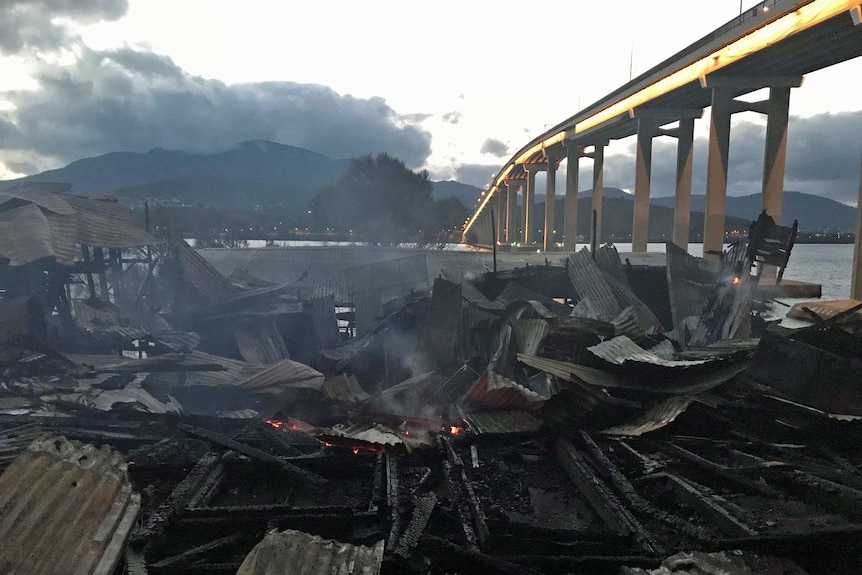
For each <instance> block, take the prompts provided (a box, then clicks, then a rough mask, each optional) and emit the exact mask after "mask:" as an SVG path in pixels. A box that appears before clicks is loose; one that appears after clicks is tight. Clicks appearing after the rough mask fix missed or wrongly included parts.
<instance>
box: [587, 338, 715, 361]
mask: <svg viewBox="0 0 862 575" xmlns="http://www.w3.org/2000/svg"><path fill="white" fill-rule="evenodd" d="M587 349H588V350H589V351H591V352H592V353H593V355H595V356H597V357H600V358H602V359H603V360H605V361H607V362H608V363H613V364H614V365H623V364H624V363H626V362H629V361H631V362H635V363H648V364H651V365H659V366H662V367H668V368H676V367H691V366H693V365H703V364H705V363H709V361H710V360H707V359H699V360H667V359H662V358H660V357H659V356H657V355H656V354H654V353H652V352H651V351H647V350H645V349H644V348H642V347H641V346H639V345H638V344H636V343H635V342H633V341H632V340H630V339H629V338H628V337H626V336H624V335H619V336H617V337H615V338H613V339H609V340H607V341H603V342H601V343H598V344H596V345H594V346H592V347H588V348H587Z"/></svg>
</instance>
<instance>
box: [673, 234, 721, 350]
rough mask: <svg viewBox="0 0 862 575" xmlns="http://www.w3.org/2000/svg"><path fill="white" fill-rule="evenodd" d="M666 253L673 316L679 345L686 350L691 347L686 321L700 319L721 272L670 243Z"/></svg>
mask: <svg viewBox="0 0 862 575" xmlns="http://www.w3.org/2000/svg"><path fill="white" fill-rule="evenodd" d="M665 249H666V253H667V287H668V296H669V297H670V313H671V317H672V318H673V326H674V329H675V330H676V333H677V338H678V341H679V343H680V344H681V345H682V346H683V347H685V345H686V344H687V343H688V337H687V333H686V328H685V322H686V318H690V317H693V318H697V319H700V314H701V313H702V312H703V308H704V306H706V302H707V300H708V299H709V294H710V292H711V291H712V289H713V287H714V286H715V283H716V281H717V280H718V270H717V268H716V265H715V264H713V263H712V262H708V261H706V260H704V259H702V258H696V257H694V256H691V255H689V254H688V252H686V251H685V250H684V249H682V248H681V247H679V246H677V245H676V244H674V243H671V242H668V243H667V244H666V246H665Z"/></svg>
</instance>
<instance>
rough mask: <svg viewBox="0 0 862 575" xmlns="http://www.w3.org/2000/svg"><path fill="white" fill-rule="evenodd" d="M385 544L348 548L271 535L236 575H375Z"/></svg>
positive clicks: (296, 534)
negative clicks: (289, 574) (287, 574)
mask: <svg viewBox="0 0 862 575" xmlns="http://www.w3.org/2000/svg"><path fill="white" fill-rule="evenodd" d="M383 547H384V542H383V540H382V539H381V540H380V541H378V542H377V543H375V544H374V545H372V546H370V547H369V546H365V545H351V544H349V543H341V542H339V541H335V540H332V539H323V538H322V537H318V536H316V535H309V534H308V533H303V532H302V531H294V530H293V529H287V530H285V531H281V532H279V531H270V532H269V533H267V534H266V536H264V538H263V541H261V542H260V543H258V544H257V545H255V547H254V548H253V549H252V550H251V551H250V552H249V554H248V555H247V556H246V558H245V560H243V562H242V564H241V565H240V566H239V570H237V572H236V575H284V574H286V573H292V574H295V575H346V574H351V575H377V574H378V573H380V567H381V565H382V564H383Z"/></svg>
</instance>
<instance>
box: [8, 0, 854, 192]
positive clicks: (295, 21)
mask: <svg viewBox="0 0 862 575" xmlns="http://www.w3.org/2000/svg"><path fill="white" fill-rule="evenodd" d="M754 4H755V3H754V2H752V1H751V0H743V2H742V6H743V8H748V7H750V6H752V5H754ZM694 5H695V4H694V3H692V2H691V1H690V0H656V1H654V2H643V1H638V0H618V1H616V2H613V3H605V2H573V1H571V0H546V1H545V2H543V3H540V4H534V5H531V6H530V7H527V6H526V5H516V4H513V5H508V4H507V5H505V7H504V6H503V5H502V4H500V3H499V2H491V1H485V0H470V1H468V2H465V1H463V0H460V1H457V2H456V1H453V0H435V1H434V2H424V3H418V2H404V1H403V0H401V1H395V0H391V1H382V0H381V1H366V2H356V1H355V0H329V1H328V2H315V3H312V2H305V3H299V2H285V1H278V0H243V1H239V0H234V1H228V0H0V77H2V78H3V80H2V81H3V84H2V88H0V178H4V179H5V178H10V177H14V176H16V175H22V174H30V173H36V172H39V171H42V170H44V169H48V168H55V167H59V166H62V165H65V164H67V163H69V162H71V161H73V160H76V159H79V158H82V157H87V156H94V155H98V154H102V153H106V152H111V151H117V150H126V151H138V152H144V151H146V150H148V149H150V148H153V147H164V148H169V149H182V150H200V151H206V150H222V149H226V148H228V147H230V146H232V145H234V144H236V143H238V142H241V141H244V140H250V139H269V140H274V141H277V142H281V143H285V144H291V145H296V146H302V147H305V148H309V149H311V150H315V151H317V152H320V153H323V154H326V155H328V156H331V157H350V156H353V155H359V154H364V153H368V152H378V151H387V152H390V153H392V154H394V155H396V156H398V157H400V158H402V159H403V160H404V161H405V162H406V163H407V164H408V165H409V166H411V167H413V168H419V167H424V168H427V169H429V170H430V171H431V174H432V177H434V178H435V179H457V180H459V181H462V182H464V183H470V184H473V185H477V186H484V185H485V184H487V183H488V182H489V181H490V179H491V176H492V175H493V174H494V173H495V172H496V171H497V169H499V167H500V166H501V165H502V164H503V163H504V162H505V161H506V160H507V159H508V157H509V156H510V155H511V154H512V153H513V152H514V151H516V150H517V149H518V148H520V147H521V146H522V145H523V144H525V143H526V142H527V141H528V140H529V139H530V138H531V137H533V136H536V135H538V134H539V133H541V132H542V131H544V129H546V128H547V127H549V126H550V125H553V124H556V123H558V122H560V121H561V120H563V119H565V118H566V117H568V116H570V115H572V114H573V113H575V112H576V111H577V110H578V109H579V108H580V107H582V106H587V105H588V104H590V103H592V102H594V101H595V100H597V99H599V98H601V97H602V96H604V95H605V94H606V93H608V92H610V91H611V90H613V89H615V88H616V87H618V86H619V85H621V84H622V83H624V82H626V81H627V80H628V79H629V78H630V76H631V75H635V76H636V75H638V74H639V73H641V72H643V71H645V70H646V69H648V68H649V67H651V66H652V65H654V64H656V63H657V62H659V61H660V60H662V59H663V58H665V57H667V56H669V55H671V54H672V53H674V52H676V51H678V50H679V49H681V48H683V47H685V46H686V45H688V44H689V43H691V42H693V41H695V40H697V39H698V38H700V37H702V36H703V35H704V34H706V33H708V32H710V31H711V30H713V29H715V28H717V27H718V26H720V25H721V24H723V23H724V22H726V21H728V20H730V19H731V18H733V17H734V16H736V15H737V14H738V13H739V9H740V2H739V0H714V1H711V2H708V3H701V2H698V3H696V5H697V7H696V8H695V7H694ZM860 60H862V59H860ZM860 76H862V62H860V61H858V60H857V61H853V62H849V63H846V64H842V65H839V66H836V67H833V68H831V69H827V70H824V71H820V72H817V73H815V74H812V75H810V76H808V77H807V78H806V81H805V84H804V85H803V87H802V88H800V89H796V90H794V92H793V95H792V97H791V116H792V118H791V126H790V143H789V151H788V156H789V158H788V171H787V182H786V186H785V187H786V188H787V189H794V190H799V191H804V192H810V193H820V194H824V195H829V196H830V197H834V198H835V199H839V200H841V201H845V202H848V203H854V204H855V202H856V196H857V185H858V178H859V163H860V154H862V144H860V140H862V138H860V136H859V134H862V100H860V99H859V98H858V94H857V93H856V92H857V90H856V89H855V83H856V82H855V81H853V80H852V78H854V77H855V78H859V77H860ZM707 123H708V116H705V118H704V119H703V120H700V121H698V140H697V141H696V143H695V173H696V174H697V175H696V177H695V182H694V191H695V193H702V192H703V187H704V184H703V176H704V175H705V159H704V158H705V149H706V145H705V135H706V127H707ZM733 135H734V136H733V140H732V145H731V166H730V174H729V175H730V193H731V194H742V193H754V192H758V191H759V190H760V172H761V170H762V157H763V121H762V119H761V118H759V117H758V116H757V115H755V114H739V115H737V116H735V118H734V130H733ZM665 140H666V139H659V140H657V141H656V144H655V148H654V154H653V157H654V160H653V161H654V170H653V174H654V176H653V178H654V179H653V189H654V191H655V194H656V195H668V194H670V193H671V192H672V183H671V182H672V173H673V166H674V165H675V151H674V150H675V145H674V144H673V142H672V141H670V140H668V141H665ZM633 145H634V143H633V142H632V141H630V140H623V141H621V142H617V143H614V144H613V145H612V146H611V147H610V148H609V150H608V152H607V160H606V176H605V184H606V185H607V186H615V187H620V188H631V187H632V185H633V178H634V176H633V173H634V169H633V167H634V159H633V158H634V156H633ZM582 169H583V170H584V173H583V174H582V178H583V179H582V181H583V182H589V175H588V171H589V169H590V166H589V162H588V161H585V162H583V165H582Z"/></svg>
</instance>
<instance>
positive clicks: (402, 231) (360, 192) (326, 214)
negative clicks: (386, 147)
mask: <svg viewBox="0 0 862 575" xmlns="http://www.w3.org/2000/svg"><path fill="white" fill-rule="evenodd" d="M431 190H432V184H431V181H430V180H429V179H428V172H427V170H421V171H418V172H413V171H411V170H410V169H408V168H407V167H406V166H405V165H404V162H402V161H401V160H399V159H397V158H394V157H392V156H390V155H389V154H385V153H381V154H377V155H376V156H372V155H367V156H362V157H359V158H353V159H352V160H351V161H350V166H349V167H348V168H347V170H346V171H345V173H344V174H343V175H342V176H341V177H340V178H339V179H338V181H336V182H335V183H334V184H332V185H330V186H325V187H324V188H322V189H320V190H319V191H318V192H317V194H315V196H314V198H313V199H312V201H311V213H312V225H313V226H314V228H315V229H316V230H317V231H324V230H326V229H327V228H334V229H335V231H336V232H349V231H350V230H352V231H353V235H354V236H355V237H357V239H363V240H365V241H371V242H374V243H381V244H389V245H394V244H398V243H401V242H415V241H422V240H423V238H424V236H425V234H426V233H427V230H428V227H429V225H433V224H434V222H433V219H434V218H433V209H432V208H433V205H434V201H433V200H432V198H431Z"/></svg>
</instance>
